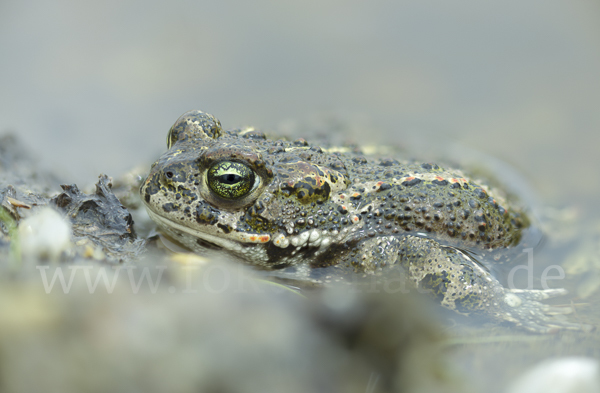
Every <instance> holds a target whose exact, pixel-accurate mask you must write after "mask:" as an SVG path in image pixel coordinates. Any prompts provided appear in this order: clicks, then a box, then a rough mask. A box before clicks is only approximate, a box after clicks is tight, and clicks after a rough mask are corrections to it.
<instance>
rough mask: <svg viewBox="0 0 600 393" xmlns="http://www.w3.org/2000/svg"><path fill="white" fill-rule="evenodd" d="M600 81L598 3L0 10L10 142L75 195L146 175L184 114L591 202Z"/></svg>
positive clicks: (541, 0)
mask: <svg viewBox="0 0 600 393" xmlns="http://www.w3.org/2000/svg"><path fill="white" fill-rule="evenodd" d="M599 69H600V4H599V3H598V2H596V1H592V0H581V1H574V2H573V1H571V2H567V1H556V0H505V1H501V2H500V1H497V2H480V1H475V0H460V1H453V2H447V1H444V0H419V1H402V2H400V1H397V2H395V1H370V2H363V1H335V0H319V1H314V0H308V1H302V2H287V1H272V0H259V1H253V2H246V1H222V0H219V1H188V0H173V1H170V2H168V3H167V2H161V1H147V0H145V1H127V2H124V1H114V0H109V1H102V2H100V1H98V2H90V1H80V0H77V1H75V0H57V1H46V0H25V1H23V0H21V1H17V0H1V1H0V71H1V72H0V86H1V89H0V131H13V132H16V133H17V134H18V135H20V136H21V137H22V139H23V140H24V141H25V142H26V143H27V144H28V145H30V146H31V148H32V149H33V151H34V152H36V154H37V155H38V156H39V157H40V159H41V161H42V162H43V163H45V164H46V165H48V166H50V167H51V168H52V169H55V170H57V171H60V172H61V173H63V174H64V179H65V180H66V181H67V182H70V183H72V182H77V183H80V184H91V183H93V182H94V181H95V180H96V178H97V176H98V174H99V173H101V172H103V173H106V174H108V175H109V176H118V175H120V174H122V173H123V172H125V171H127V170H129V169H130V168H131V167H132V166H134V165H137V164H141V163H150V162H152V161H153V160H154V159H155V158H157V157H158V155H159V154H161V153H162V152H163V151H164V150H165V138H166V133H167V131H168V129H169V128H170V126H171V125H172V124H173V122H174V121H175V120H176V119H177V117H179V116H180V115H181V114H182V113H183V112H185V111H187V110H190V109H202V110H204V111H207V112H210V113H212V114H214V115H215V116H217V117H218V118H219V119H220V120H221V121H222V123H223V125H224V127H235V126H241V125H248V124H252V125H255V126H258V127H261V128H264V129H273V128H276V127H279V126H281V124H287V123H286V122H289V121H290V120H303V119H306V118H309V117H311V116H314V115H315V114H319V113H331V114H334V115H336V116H338V117H341V118H343V119H348V121H349V122H351V123H354V122H359V123H361V124H366V125H368V127H367V128H365V129H368V130H369V135H368V138H369V139H371V140H376V141H379V142H383V143H387V142H392V143H395V144H402V142H403V140H404V139H407V138H410V137H411V136H413V135H428V138H429V139H430V140H432V141H435V140H441V138H446V139H450V140H454V141H458V142H459V143H461V144H463V145H465V146H467V147H471V148H475V149H477V150H479V151H482V152H484V153H486V154H487V153H489V154H492V155H494V156H496V157H499V158H500V159H502V160H505V161H507V162H509V163H510V164H512V165H514V166H515V167H516V168H517V169H518V170H519V171H520V172H521V173H522V174H523V175H524V176H525V178H526V179H528V180H529V181H530V182H531V183H532V184H533V185H534V187H535V189H536V190H537V191H538V192H540V194H542V195H544V197H545V198H547V200H548V201H549V202H554V203H556V202H559V203H562V202H564V203H567V202H568V203H572V202H578V201H579V202H591V201H592V199H590V198H591V196H593V199H595V195H593V194H595V193H597V191H598V186H597V185H596V182H597V180H596V179H597V174H596V171H597V168H598V167H599V166H600V165H599V164H600V159H598V158H596V155H597V150H598V147H599V146H600V143H599V142H600V133H599V132H598V129H599V126H600V111H599V110H598V107H599V105H598V104H599V103H600V78H599V73H598V70H599ZM371 130H376V132H375V133H371ZM363 137H364V135H363ZM590 179H593V181H591V180H590ZM573 189H576V190H578V191H577V192H576V193H573V192H572V190H573ZM574 194H575V195H574Z"/></svg>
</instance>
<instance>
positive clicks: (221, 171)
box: [206, 161, 255, 199]
mask: <svg viewBox="0 0 600 393" xmlns="http://www.w3.org/2000/svg"><path fill="white" fill-rule="evenodd" d="M206 177H207V182H208V186H209V187H210V189H211V190H212V191H213V192H214V193H215V194H217V195H218V196H220V197H221V198H225V199H238V198H241V197H243V196H246V195H248V193H249V192H250V191H252V187H253V186H254V179H255V175H254V171H252V169H250V168H249V167H248V166H247V165H245V164H242V163H240V162H232V161H221V162H217V163H215V164H213V166H211V167H210V169H209V170H208V174H207V176H206Z"/></svg>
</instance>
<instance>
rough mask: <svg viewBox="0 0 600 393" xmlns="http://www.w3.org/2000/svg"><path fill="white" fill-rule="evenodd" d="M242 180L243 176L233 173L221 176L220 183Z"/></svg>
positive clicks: (232, 182)
mask: <svg viewBox="0 0 600 393" xmlns="http://www.w3.org/2000/svg"><path fill="white" fill-rule="evenodd" d="M241 180H242V177H241V176H239V175H236V174H233V173H228V174H226V175H221V176H219V183H223V184H236V183H239V182H240V181H241Z"/></svg>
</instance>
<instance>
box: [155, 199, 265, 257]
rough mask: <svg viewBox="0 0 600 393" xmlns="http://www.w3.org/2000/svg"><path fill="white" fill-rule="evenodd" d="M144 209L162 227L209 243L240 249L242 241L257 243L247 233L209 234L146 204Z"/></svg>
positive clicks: (229, 248)
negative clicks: (181, 222) (155, 210)
mask: <svg viewBox="0 0 600 393" xmlns="http://www.w3.org/2000/svg"><path fill="white" fill-rule="evenodd" d="M146 211H147V212H148V215H149V216H150V218H151V219H152V220H153V221H154V222H157V223H159V225H161V226H163V227H166V228H173V229H176V230H178V231H180V232H184V233H187V234H188V235H190V236H193V237H197V238H199V239H202V240H204V241H207V242H209V243H212V244H215V245H217V246H220V247H223V248H224V249H226V250H241V249H242V248H243V245H242V243H257V242H256V241H255V240H250V237H252V236H249V234H238V233H235V232H232V233H231V234H229V235H228V234H223V237H221V236H215V235H211V234H209V233H206V232H201V231H198V230H195V229H192V228H190V227H188V226H185V225H181V224H180V223H178V222H175V221H173V220H171V219H169V218H166V217H164V216H161V215H160V214H158V213H156V212H154V211H153V210H152V209H151V208H150V207H149V206H146ZM232 235H233V236H232ZM225 236H228V237H235V238H234V239H227V238H225ZM257 236H260V235H254V236H253V237H257ZM238 237H239V238H238ZM175 239H176V238H175ZM261 243H265V242H264V241H261Z"/></svg>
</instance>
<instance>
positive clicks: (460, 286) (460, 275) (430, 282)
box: [395, 236, 584, 333]
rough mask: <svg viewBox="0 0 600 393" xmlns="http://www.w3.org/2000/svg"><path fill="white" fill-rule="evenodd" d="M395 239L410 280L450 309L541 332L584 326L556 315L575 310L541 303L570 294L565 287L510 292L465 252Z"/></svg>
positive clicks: (416, 239) (426, 241) (423, 240)
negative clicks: (563, 319) (558, 317)
mask: <svg viewBox="0 0 600 393" xmlns="http://www.w3.org/2000/svg"><path fill="white" fill-rule="evenodd" d="M396 241H397V242H398V243H397V244H396V246H395V247H397V249H398V250H399V251H398V252H399V262H400V264H401V266H403V267H404V269H405V270H406V274H407V276H408V279H409V280H410V281H411V282H412V283H413V284H414V285H415V286H416V287H417V288H419V289H420V290H425V291H427V292H429V293H431V294H432V295H433V296H434V297H435V298H436V299H438V300H439V301H440V302H441V304H442V305H443V306H444V307H446V308H448V309H451V310H454V311H456V312H458V313H460V314H463V315H469V314H483V315H487V316H489V317H491V318H493V319H496V320H499V321H509V322H512V323H514V324H516V325H517V326H522V327H524V328H525V329H527V330H530V331H533V332H538V333H549V332H553V331H556V330H558V329H574V330H580V329H583V328H584V326H582V325H579V324H575V323H570V322H567V321H562V320H559V319H557V318H556V317H555V315H557V314H568V313H570V312H572V309H571V308H570V307H553V306H549V305H546V304H543V303H540V301H541V300H545V299H548V298H551V297H555V296H559V295H564V294H566V293H567V291H566V290H564V289H548V290H519V289H508V288H505V287H503V286H502V285H501V284H500V282H498V280H496V279H495V278H494V277H493V276H492V275H491V274H490V272H489V271H487V270H486V269H484V268H483V267H482V266H480V265H479V264H478V263H476V262H475V261H473V260H472V259H471V258H470V257H469V256H468V255H466V254H464V253H463V252H461V251H460V250H457V249H455V248H452V247H444V246H441V245H440V244H439V243H438V242H436V241H435V240H432V239H427V238H421V237H416V236H406V237H403V238H399V239H397V240H396Z"/></svg>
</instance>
